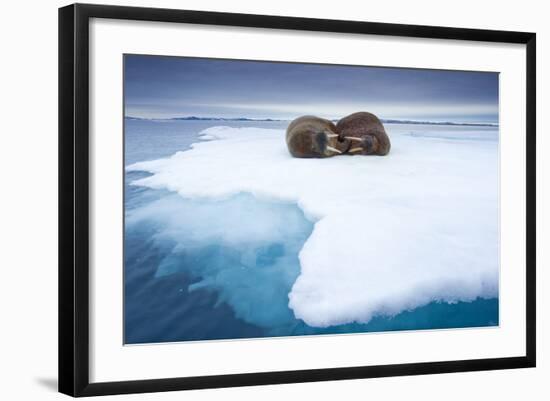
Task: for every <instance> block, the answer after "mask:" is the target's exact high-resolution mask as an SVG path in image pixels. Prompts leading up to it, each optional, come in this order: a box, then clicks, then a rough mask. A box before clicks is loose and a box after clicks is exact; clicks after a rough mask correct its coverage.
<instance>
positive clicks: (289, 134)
mask: <svg viewBox="0 0 550 401" xmlns="http://www.w3.org/2000/svg"><path fill="white" fill-rule="evenodd" d="M286 144H287V146H288V151H289V152H290V154H291V155H292V156H294V157H330V156H335V155H339V154H342V153H345V152H346V150H347V149H348V148H349V146H350V145H351V142H350V141H348V140H345V139H341V138H339V136H338V134H337V133H336V126H335V125H334V123H333V122H332V121H329V120H325V119H324V118H319V117H315V116H302V117H298V118H296V119H295V120H293V121H292V122H291V123H290V124H289V125H288V128H287V129H286Z"/></svg>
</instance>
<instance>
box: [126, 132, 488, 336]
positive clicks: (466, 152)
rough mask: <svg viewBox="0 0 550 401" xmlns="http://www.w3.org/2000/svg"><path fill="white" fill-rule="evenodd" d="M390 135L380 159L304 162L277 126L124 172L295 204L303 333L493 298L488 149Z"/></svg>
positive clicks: (218, 195) (202, 194)
mask: <svg viewBox="0 0 550 401" xmlns="http://www.w3.org/2000/svg"><path fill="white" fill-rule="evenodd" d="M389 133H390V135H391V138H392V152H391V153H390V155H388V156H386V157H346V156H341V157H336V158H332V159H322V160H303V159H293V158H291V157H290V156H289V155H288V152H287V150H286V146H285V142H284V131H283V130H271V129H260V128H229V127H215V128H210V129H207V130H205V131H204V132H203V133H202V135H201V139H202V141H201V142H199V143H195V144H193V145H192V149H190V150H187V151H184V152H179V153H177V154H175V155H173V156H172V157H170V158H167V159H160V160H154V161H148V162H140V163H136V164H133V165H131V166H129V167H128V168H127V169H128V170H129V171H147V172H149V173H151V174H152V175H151V176H149V177H145V178H141V179H138V180H136V181H134V182H133V184H135V185H142V186H146V187H151V188H158V189H169V190H172V191H176V192H178V193H179V194H180V195H181V196H182V197H184V198H186V199H197V201H200V199H209V200H210V201H216V200H217V201H222V200H227V199H228V198H230V197H231V196H234V195H236V194H240V193H250V194H252V195H254V196H255V197H257V198H263V199H269V200H282V201H285V202H295V203H296V204H297V205H298V206H299V207H300V208H301V209H302V210H303V212H304V213H305V215H306V216H307V217H309V219H310V220H311V221H314V222H315V224H314V227H313V231H312V233H311V235H310V236H309V237H308V238H307V240H306V242H305V244H304V246H303V248H302V249H301V251H300V254H299V261H300V272H299V276H298V277H297V278H296V279H295V281H294V284H293V285H292V288H291V290H290V293H289V294H288V298H289V304H288V305H289V307H290V308H291V309H292V311H293V312H294V314H295V316H296V317H297V318H299V319H302V320H304V321H305V322H306V323H307V324H308V325H310V326H314V327H328V326H333V325H338V324H345V323H351V322H359V323H366V322H368V321H370V320H371V319H372V318H373V317H374V316H377V315H382V316H384V315H386V316H387V315H390V316H391V315H395V314H397V313H399V312H402V311H404V310H411V309H414V308H417V307H420V306H423V305H427V304H429V303H430V302H433V301H445V302H458V301H472V300H474V299H476V298H478V297H480V298H494V297H496V296H498V188H497V183H498V180H497V177H498V175H497V174H498V170H497V169H498V154H497V142H496V141H494V140H489V141H486V140H484V141H478V140H475V137H474V139H471V140H461V141H453V140H449V138H437V137H434V135H431V136H430V137H425V138H424V137H421V138H419V137H414V136H410V135H404V134H401V133H399V132H394V131H392V130H391V129H389ZM264 217H265V216H264ZM258 218H262V217H258ZM236 224H238V223H236ZM215 225H216V221H213V222H212V226H215ZM268 226H269V225H268ZM249 234H250V233H248V234H247V235H249ZM292 280H294V277H293V278H292Z"/></svg>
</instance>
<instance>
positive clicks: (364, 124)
mask: <svg viewBox="0 0 550 401" xmlns="http://www.w3.org/2000/svg"><path fill="white" fill-rule="evenodd" d="M336 131H337V132H338V135H340V137H341V138H344V139H346V140H349V141H351V142H352V144H351V146H350V148H349V149H348V150H347V152H346V153H347V154H352V155H354V154H355V155H380V156H384V155H387V154H388V152H389V151H390V147H391V144H390V138H389V137H388V134H386V130H385V129H384V126H383V125H382V122H381V121H380V120H379V119H378V117H376V116H375V115H374V114H372V113H367V112H366V111H360V112H358V113H353V114H350V115H349V116H347V117H344V118H342V119H341V120H340V121H338V123H337V124H336Z"/></svg>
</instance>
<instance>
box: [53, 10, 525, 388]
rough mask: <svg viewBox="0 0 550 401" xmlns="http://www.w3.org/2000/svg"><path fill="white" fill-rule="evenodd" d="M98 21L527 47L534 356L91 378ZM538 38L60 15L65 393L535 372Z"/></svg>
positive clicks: (256, 18) (279, 21)
mask: <svg viewBox="0 0 550 401" xmlns="http://www.w3.org/2000/svg"><path fill="white" fill-rule="evenodd" d="M91 18H107V19H120V20H140V21H160V22H175V23H178V22H179V23H188V24H189V23H191V24H205V25H219V26H239V27H251V28H275V29H285V30H303V31H322V32H338V33H353V34H369V35H386V36H401V37H415V38H438V39H451V40H468V41H484V42H500V43H516V44H524V45H525V46H526V55H527V56H526V68H527V69H526V72H527V74H526V77H527V78H526V79H527V82H526V88H527V90H526V94H525V96H526V104H527V110H526V113H527V114H526V120H527V125H526V138H525V140H526V152H527V159H526V160H527V165H526V171H527V177H526V180H527V181H526V195H525V196H526V205H527V211H526V237H527V244H526V251H527V258H526V288H525V291H526V317H527V320H526V321H527V324H526V327H525V333H526V353H525V355H524V356H519V357H507V358H494V359H474V360H455V361H434V362H426V363H407V364H396V365H380V366H353V367H345V368H330V369H313V370H296V371H283V372H258V373H246V374H230V375H218V376H195V377H180V378H166V379H154V380H132V381H121V382H102V383H90V380H89V334H88V329H89V312H88V311H89V306H90V305H89V290H88V285H89V266H88V257H89V248H88V247H89V231H88V229H89V222H88V219H89V194H90V192H89V191H90V189H89V180H88V173H89V164H88V163H89V142H88V139H89V132H88V124H89V117H88V110H89V109H88V107H89V105H88V95H89V83H88V76H89V75H88V73H89V71H88V61H89V21H90V19H91ZM535 48H536V35H535V33H527V32H508V31H494V30H479V29H462V28H447V27H436V26H417V25H401V24H386V23H372V22H357V21H338V20H326V19H311V18H295V17H280V16H266V15H246V14H233V13H220V12H203V11H185V10H172V9H155V8H137V7H120V6H105V5H88V4H74V5H69V6H66V7H63V8H60V9H59V391H60V392H62V393H65V394H68V395H71V396H95V395H107V394H124V393H140V392H158V391H172V390H189V389H202V388H217V387H234V386H252V385H263V384H278V383H293V382H315V381H323V380H345V379H361V378H373V377H383V376H400V375H420V374H433V373H450V372H464V371H480V370H493V369H512V368H526V367H534V366H535V361H536V358H535V349H536V337H535V335H536V334H535V331H536V330H535V328H536V316H535V299H536V294H535V290H536V289H535V275H536V272H535V268H536V261H535V243H536V242H535V241H536V238H535V235H536V216H535V213H536V203H535V202H536V200H535V194H536V188H535V184H536V183H535V165H536V160H535V155H536V152H535V146H536V139H535V129H536V126H535V121H536V114H535V113H536V104H535V102H536V49H535Z"/></svg>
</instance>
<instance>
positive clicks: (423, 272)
mask: <svg viewBox="0 0 550 401" xmlns="http://www.w3.org/2000/svg"><path fill="white" fill-rule="evenodd" d="M535 79H536V77H535V34H534V33H524V32H507V31H487V30H474V29H463V28H444V27H431V26H413V25H396V24H385V23H384V24H383V23H369V22H357V21H337V20H320V19H309V18H294V17H279V16H263V15H243V14H231V13H215V12H202V11H183V10H168V9H150V8H134V7H115V6H100V5H85V4H77V5H70V6H67V7H64V8H61V9H60V10H59V113H60V114H59V149H60V152H59V233H60V234H59V390H60V391H61V392H63V393H66V394H69V395H73V396H91V395H103V394H120V393H134V392H151V391H169V390H185V389H200V388H212V387H226V386H247V385H259V384H276V383H291V382H307V381H320V380H341V379H356V378H372V377H382V376H397V375H417V374H428V373H442V372H460V371H474V370H488V369H510V368H522V367H532V366H535V119H536V116H535V82H536V81H535Z"/></svg>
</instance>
